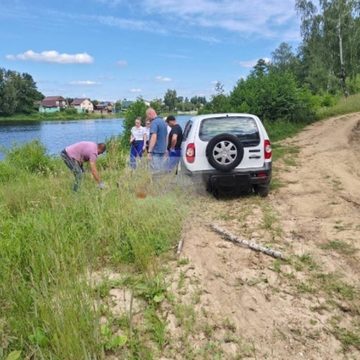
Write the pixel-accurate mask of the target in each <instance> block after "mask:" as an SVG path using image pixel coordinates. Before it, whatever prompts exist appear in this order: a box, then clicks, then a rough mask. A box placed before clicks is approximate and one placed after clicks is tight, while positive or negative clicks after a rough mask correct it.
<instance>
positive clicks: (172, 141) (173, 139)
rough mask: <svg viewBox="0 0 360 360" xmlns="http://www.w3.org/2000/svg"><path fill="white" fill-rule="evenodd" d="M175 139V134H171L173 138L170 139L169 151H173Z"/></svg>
mask: <svg viewBox="0 0 360 360" xmlns="http://www.w3.org/2000/svg"><path fill="white" fill-rule="evenodd" d="M177 138H178V136H177V134H173V136H172V137H171V144H170V149H171V150H174V149H175V145H176V142H177Z"/></svg>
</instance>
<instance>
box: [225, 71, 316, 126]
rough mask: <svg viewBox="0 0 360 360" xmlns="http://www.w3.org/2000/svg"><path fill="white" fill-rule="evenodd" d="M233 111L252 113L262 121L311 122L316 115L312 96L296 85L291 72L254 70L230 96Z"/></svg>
mask: <svg viewBox="0 0 360 360" xmlns="http://www.w3.org/2000/svg"><path fill="white" fill-rule="evenodd" d="M230 104H231V107H232V110H234V111H236V112H244V111H246V112H250V113H253V114H256V115H258V116H259V117H261V118H262V119H263V120H266V121H275V120H287V121H302V120H310V119H311V118H313V116H314V109H313V106H312V102H311V93H310V92H309V91H308V90H307V89H305V88H301V87H299V86H298V85H297V84H296V81H295V78H294V76H293V75H292V74H291V73H289V72H281V71H277V70H276V69H270V70H268V71H267V72H265V71H264V72H256V71H254V72H253V73H252V74H251V75H250V76H249V77H248V78H247V79H246V80H244V79H242V80H240V81H239V82H238V83H237V85H236V86H235V88H234V89H233V91H232V92H231V94H230Z"/></svg>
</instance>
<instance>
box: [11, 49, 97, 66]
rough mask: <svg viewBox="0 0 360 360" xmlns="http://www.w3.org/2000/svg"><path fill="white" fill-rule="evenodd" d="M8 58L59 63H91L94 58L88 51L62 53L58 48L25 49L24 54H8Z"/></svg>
mask: <svg viewBox="0 0 360 360" xmlns="http://www.w3.org/2000/svg"><path fill="white" fill-rule="evenodd" d="M6 59H8V60H23V61H38V62H48V63H57V64H91V63H93V62H94V58H93V57H92V56H90V55H89V54H87V53H78V54H66V53H63V54H60V53H59V52H57V51H56V50H48V51H42V52H41V53H37V52H35V51H33V50H28V51H25V52H24V53H22V54H17V55H6Z"/></svg>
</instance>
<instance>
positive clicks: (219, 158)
mask: <svg viewBox="0 0 360 360" xmlns="http://www.w3.org/2000/svg"><path fill="white" fill-rule="evenodd" d="M206 156H207V159H208V161H209V163H210V165H211V166H212V167H214V168H215V169H216V170H220V171H231V170H232V169H234V168H236V167H237V166H238V165H239V164H240V162H241V160H242V159H243V157H244V148H243V146H242V144H241V141H240V140H239V139H238V138H237V137H236V136H235V135H231V134H220V135H217V136H215V137H213V138H212V139H211V140H210V141H209V143H208V145H207V147H206Z"/></svg>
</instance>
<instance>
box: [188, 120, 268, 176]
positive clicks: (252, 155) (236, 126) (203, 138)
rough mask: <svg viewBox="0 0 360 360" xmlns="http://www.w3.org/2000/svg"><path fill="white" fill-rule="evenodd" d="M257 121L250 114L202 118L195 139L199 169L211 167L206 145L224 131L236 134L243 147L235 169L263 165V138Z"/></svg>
mask: <svg viewBox="0 0 360 360" xmlns="http://www.w3.org/2000/svg"><path fill="white" fill-rule="evenodd" d="M258 122H259V120H258V119H257V118H255V117H253V116H251V115H231V116H229V115H228V116H219V117H210V118H204V119H202V121H201V122H200V124H199V129H198V131H197V134H196V136H197V139H196V141H195V142H196V153H197V154H196V161H197V163H196V164H197V165H198V167H201V170H211V169H212V166H211V165H210V164H209V162H208V161H207V158H206V147H207V145H208V142H209V140H210V139H211V138H213V137H214V136H216V135H219V134H225V133H226V134H232V135H235V136H237V137H238V138H239V139H240V141H241V143H242V145H243V147H244V157H243V159H242V161H241V162H240V164H239V165H238V166H237V167H236V168H237V169H251V168H258V167H261V166H263V164H264V149H263V143H264V139H263V135H262V131H261V128H260V126H259V125H258ZM198 167H197V168H198Z"/></svg>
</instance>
